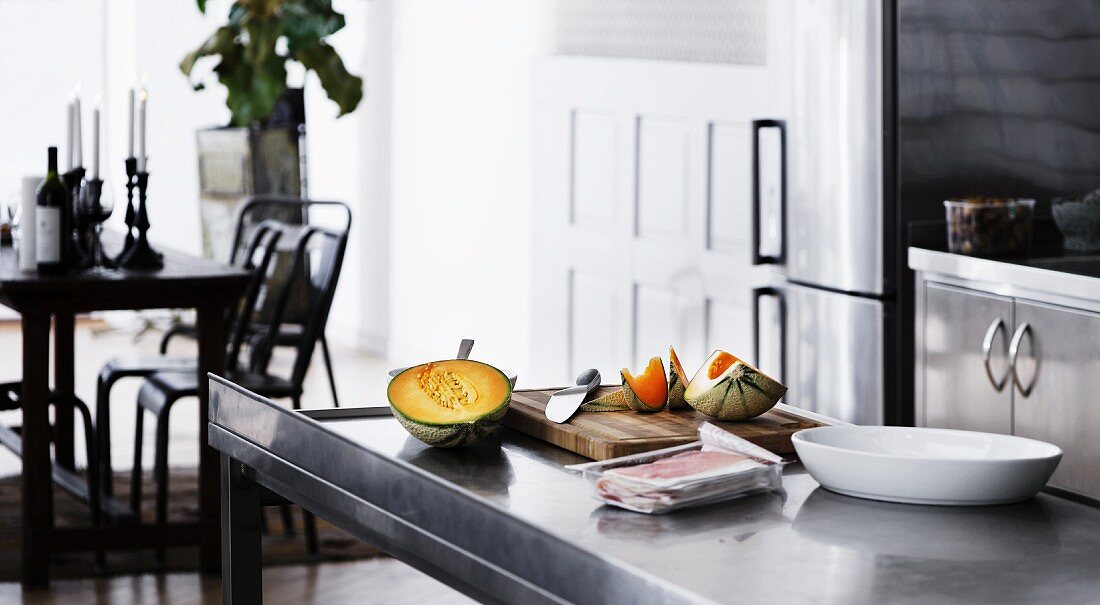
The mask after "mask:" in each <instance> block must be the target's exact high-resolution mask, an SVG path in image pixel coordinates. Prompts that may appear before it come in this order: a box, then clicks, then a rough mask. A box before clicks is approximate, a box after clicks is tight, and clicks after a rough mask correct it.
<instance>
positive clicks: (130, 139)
mask: <svg viewBox="0 0 1100 605" xmlns="http://www.w3.org/2000/svg"><path fill="white" fill-rule="evenodd" d="M129 115H130V118H129V119H128V120H126V127H127V129H128V130H127V132H126V157H128V158H132V157H134V89H133V88H131V89H130V114H129Z"/></svg>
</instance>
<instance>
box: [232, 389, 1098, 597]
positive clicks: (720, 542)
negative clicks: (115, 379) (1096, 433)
mask: <svg viewBox="0 0 1100 605" xmlns="http://www.w3.org/2000/svg"><path fill="white" fill-rule="evenodd" d="M216 386H218V385H214V387H216ZM214 387H212V389H214V390H213V391H212V392H213V393H215V396H214V400H213V403H212V410H211V418H212V419H213V420H212V427H211V443H212V445H214V446H215V447H216V448H217V449H219V450H221V451H222V452H223V453H225V454H226V455H230V456H232V457H233V458H236V459H238V460H241V461H242V462H244V463H245V464H247V465H249V467H251V468H253V469H256V481H258V482H260V483H261V484H265V485H267V484H270V485H269V487H271V489H274V490H275V491H278V492H279V493H282V494H283V495H284V496H286V497H287V498H290V499H291V500H293V501H299V502H304V503H305V504H307V505H308V506H309V507H310V508H311V510H314V512H316V513H318V514H319V515H320V516H322V517H326V518H329V519H330V520H334V522H336V523H337V524H338V525H341V526H342V527H344V528H345V529H349V531H352V533H355V534H356V535H359V536H360V537H364V539H368V538H369V539H370V540H371V541H372V542H375V543H377V544H380V545H382V546H383V547H384V548H385V549H386V550H387V551H389V552H391V553H393V554H395V555H396V556H398V557H399V558H402V559H404V560H406V561H409V562H411V563H413V564H414V565H417V566H418V567H420V568H421V569H423V570H426V571H428V572H429V573H432V574H433V575H435V576H436V577H439V578H441V579H443V580H444V581H447V582H450V583H452V585H458V586H459V587H460V588H462V589H463V590H465V591H466V592H468V593H471V594H474V595H475V596H478V597H480V598H484V599H486V600H490V601H492V600H497V601H502V602H507V601H509V600H516V599H517V598H518V597H516V596H515V595H517V594H520V595H532V596H530V598H524V599H522V600H524V601H525V602H585V603H605V602H606V603H613V602H633V603H714V602H718V603H763V602H777V603H837V604H852V603H876V604H877V603H967V604H971V603H1087V602H1095V600H1096V598H1097V595H1100V575H1098V574H1097V561H1100V509H1096V508H1092V507H1090V506H1087V505H1084V504H1080V503H1077V502H1073V501H1070V500H1066V499H1063V498H1060V497H1057V496H1053V495H1050V494H1040V495H1038V496H1037V497H1036V498H1035V499H1033V500H1031V501H1029V502H1025V503H1021V504H1015V505H1007V506H995V507H973V508H963V507H959V508H952V507H935V506H918V505H906V504H891V503H883V502H874V501H869V500H861V499H857V498H851V497H847V496H842V495H838V494H834V493H832V492H829V491H826V490H825V489H823V488H821V487H820V486H818V484H817V483H816V482H815V481H814V480H813V479H812V478H811V477H810V476H809V475H808V474H806V473H805V472H804V470H803V469H802V468H801V467H800V466H799V465H797V464H793V465H790V466H789V467H788V469H787V470H786V473H785V475H784V477H783V490H782V491H777V492H772V493H767V494H760V495H755V496H751V497H748V498H744V499H741V500H737V501H733V502H727V503H721V504H715V505H710V506H706V507H703V508H698V509H692V510H685V511H680V512H674V513H671V514H668V515H663V516H647V515H642V514H636V513H632V512H628V511H624V510H620V509H616V508H611V507H606V506H603V505H601V504H600V503H599V502H597V501H595V500H593V499H592V497H591V495H590V486H589V485H588V483H587V482H586V481H585V480H584V479H582V478H581V477H580V476H578V475H575V474H572V473H569V472H566V471H565V470H563V468H562V466H563V465H566V464H573V463H576V462H581V461H583V459H582V458H581V457H580V456H577V455H575V454H572V453H570V452H567V451H565V450H562V449H560V448H557V447H554V446H552V445H549V444H547V443H544V442H541V441H537V440H535V439H532V438H530V437H527V436H525V435H522V434H520V433H517V432H514V431H511V430H508V429H501V430H500V432H499V433H498V434H497V435H496V437H495V438H491V439H489V441H488V442H486V443H484V444H482V445H479V446H477V447H473V448H469V449H453V450H443V449H434V448H430V447H427V446H425V445H423V444H421V443H420V442H418V441H416V440H415V439H413V438H412V437H410V436H409V435H408V434H407V433H406V432H405V431H404V430H403V429H402V428H401V427H400V425H398V423H397V422H396V420H394V419H393V418H392V417H389V416H387V415H385V412H384V411H383V412H382V413H381V414H382V415H378V414H375V415H374V416H372V417H361V418H345V419H338V418H326V417H325V416H326V414H327V412H325V411H319V412H316V413H311V414H310V416H314V417H315V418H309V417H306V416H304V415H300V414H294V413H292V412H289V411H287V410H284V409H281V408H278V407H277V406H274V405H273V404H270V403H268V402H264V401H261V400H255V399H248V398H247V396H246V395H245V396H242V395H240V394H238V393H234V392H231V391H226V390H224V389H222V388H214ZM336 413H341V414H346V413H347V412H346V411H345V412H336ZM284 464H285V465H286V466H287V468H288V469H289V470H288V471H287V474H285V475H284V473H283V471H282V470H280V469H281V468H282V466H281V465H284ZM280 477H282V478H280ZM265 482H266V483H265ZM296 498H298V499H296ZM425 536H426V537H425ZM463 582H465V583H466V584H465V585H464V586H463V585H462V584H463ZM524 591H526V592H524ZM486 595H490V596H489V597H487V596H486ZM492 597H495V599H493V598H492Z"/></svg>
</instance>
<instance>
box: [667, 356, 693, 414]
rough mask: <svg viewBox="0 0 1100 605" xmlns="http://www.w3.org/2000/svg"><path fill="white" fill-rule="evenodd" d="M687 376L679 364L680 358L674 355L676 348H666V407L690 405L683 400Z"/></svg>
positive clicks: (686, 406) (679, 408)
mask: <svg viewBox="0 0 1100 605" xmlns="http://www.w3.org/2000/svg"><path fill="white" fill-rule="evenodd" d="M687 384H688V380H687V376H686V375H685V374H684V366H682V365H680V359H679V358H678V357H676V349H673V348H672V347H669V348H668V409H670V410H684V409H691V406H689V405H688V404H687V401H685V400H684V390H685V389H687Z"/></svg>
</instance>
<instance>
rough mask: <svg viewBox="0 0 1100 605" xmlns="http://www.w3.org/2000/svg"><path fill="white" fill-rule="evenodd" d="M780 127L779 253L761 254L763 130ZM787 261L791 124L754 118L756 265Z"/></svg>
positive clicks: (753, 220)
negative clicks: (788, 156) (761, 155)
mask: <svg viewBox="0 0 1100 605" xmlns="http://www.w3.org/2000/svg"><path fill="white" fill-rule="evenodd" d="M765 128H776V129H778V130H779V254H778V255H762V254H760V220H761V218H762V217H761V212H760V198H761V189H762V187H761V183H760V131H761V130H763V129H765ZM786 262H787V125H786V122H784V121H783V120H771V119H768V120H753V121H752V264H754V265H782V264H784V263H786Z"/></svg>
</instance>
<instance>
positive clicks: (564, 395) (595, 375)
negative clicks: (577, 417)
mask: <svg viewBox="0 0 1100 605" xmlns="http://www.w3.org/2000/svg"><path fill="white" fill-rule="evenodd" d="M599 386H600V373H599V372H598V371H597V370H594V369H588V370H585V371H583V372H581V373H580V375H579V376H577V385H576V386H572V387H569V388H567V389H562V390H560V391H558V392H557V393H554V394H553V395H551V396H550V401H548V402H547V403H546V418H547V420H549V421H550V422H555V423H557V424H561V423H563V422H566V421H568V420H569V418H571V417H572V416H573V414H575V413H576V412H577V408H579V407H581V405H582V404H584V400H585V398H586V397H588V394H589V393H591V392H592V391H594V390H596V389H597V388H598V387H599Z"/></svg>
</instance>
